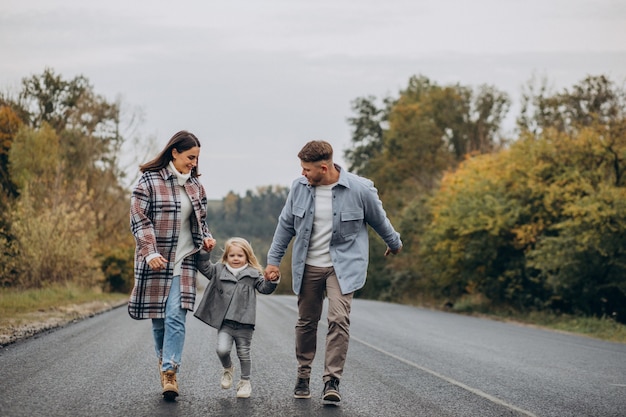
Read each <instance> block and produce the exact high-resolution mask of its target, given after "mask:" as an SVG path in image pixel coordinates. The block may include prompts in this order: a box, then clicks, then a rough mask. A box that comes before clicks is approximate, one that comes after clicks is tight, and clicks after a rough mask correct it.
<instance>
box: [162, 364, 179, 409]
mask: <svg viewBox="0 0 626 417" xmlns="http://www.w3.org/2000/svg"><path fill="white" fill-rule="evenodd" d="M176 397H178V382H177V381H176V371H173V370H171V369H170V370H167V371H165V372H164V373H163V398H165V399H166V400H167V401H174V399H175V398H176Z"/></svg>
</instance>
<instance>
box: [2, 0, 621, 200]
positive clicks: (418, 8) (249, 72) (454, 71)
mask: <svg viewBox="0 0 626 417" xmlns="http://www.w3.org/2000/svg"><path fill="white" fill-rule="evenodd" d="M0 51H2V52H1V59H0V89H2V90H3V91H5V90H16V89H17V88H18V87H19V83H20V80H21V79H22V78H23V77H27V76H31V75H34V74H41V73H42V72H43V70H44V68H46V67H50V68H52V69H54V70H55V72H57V73H58V74H61V75H62V76H63V77H64V78H66V79H69V78H73V77H74V76H77V75H84V76H86V77H87V78H88V79H89V80H90V81H91V83H92V84H93V85H94V88H95V90H96V92H97V93H99V94H102V95H104V96H105V97H107V98H109V99H111V100H113V99H115V98H116V97H118V96H121V97H122V99H123V102H124V103H125V105H127V106H128V107H129V108H130V110H129V112H130V111H132V109H133V108H139V109H141V111H142V113H143V114H144V122H143V124H142V125H141V126H140V134H141V135H142V136H143V137H149V136H155V137H156V138H157V143H158V145H159V146H162V145H163V144H164V143H165V142H166V141H167V140H168V139H169V138H170V137H171V135H172V134H173V133H175V132H176V131H178V130H181V129H187V130H190V131H192V132H194V133H195V134H197V135H198V137H199V138H200V140H201V141H202V144H203V147H202V152H201V167H200V169H201V172H202V173H203V174H204V175H203V176H202V180H203V183H204V185H205V187H206V189H207V193H208V194H209V197H210V198H221V197H223V196H224V195H225V194H226V193H227V192H228V191H229V190H233V191H235V192H236V193H239V194H243V193H244V192H245V191H246V190H248V189H252V190H253V189H255V188H256V187H257V186H263V185H285V186H288V185H289V184H290V183H291V180H292V179H293V178H295V177H297V176H298V175H300V168H299V161H298V159H297V157H296V154H297V152H298V150H299V149H300V148H301V147H302V145H303V144H304V143H305V142H306V141H308V140H311V139H326V140H328V141H330V142H331V143H332V144H333V145H334V147H335V152H336V156H337V158H336V159H338V162H339V163H341V164H343V158H342V156H343V150H344V149H345V148H346V147H347V146H349V143H350V128H349V126H348V124H347V122H346V119H347V118H348V117H350V116H351V115H352V113H351V110H350V102H351V101H352V100H354V99H355V98H357V97H361V96H367V95H374V96H377V97H383V96H386V95H393V96H397V92H398V90H400V89H401V88H404V87H405V86H406V84H407V82H408V79H409V77H411V76H412V75H418V74H421V75H425V76H427V77H428V78H430V79H431V80H432V81H434V82H437V83H439V84H448V83H456V82H459V83H461V84H463V85H469V86H478V85H480V84H485V83H486V84H491V85H495V86H496V87H498V88H499V89H501V90H503V91H506V92H507V93H509V94H510V95H511V96H512V98H513V99H514V100H515V101H517V99H518V97H519V93H520V89H521V86H522V85H523V84H525V83H526V82H527V81H528V80H529V79H530V78H531V77H532V76H533V75H537V76H540V77H544V76H545V77H547V78H548V79H549V80H550V81H551V83H552V84H553V85H554V87H555V88H563V87H568V86H571V85H572V84H573V83H575V82H578V81H580V80H581V79H583V78H584V77H585V76H587V75H590V74H591V75H599V74H605V75H608V76H609V77H610V78H611V79H613V81H615V82H617V83H619V84H623V83H624V82H625V81H626V1H624V0H619V1H617V0H593V1H587V0H543V1H538V0H524V1H521V0H519V1H517V0H474V1H471V2H470V1H466V0H439V1H435V0H432V1H423V0H412V1H409V0H406V1H404V0H386V1H373V0H359V1H357V0H334V1H298V0H271V1H264V0H256V1H254V0H249V1H236V0H233V1H229V2H226V1H207V0H204V1H203V0H197V1H189V0H183V1H177V2H166V1H147V0H140V1H137V0H125V1H120V0H110V1H86V0H75V1H69V0H68V1H65V0H64V1H50V0H20V1H17V0H15V1H14V0H10V1H7V0H0ZM515 111H516V108H515V107H514V108H513V110H512V112H511V115H510V120H512V119H513V118H514V117H515V115H516V114H515Z"/></svg>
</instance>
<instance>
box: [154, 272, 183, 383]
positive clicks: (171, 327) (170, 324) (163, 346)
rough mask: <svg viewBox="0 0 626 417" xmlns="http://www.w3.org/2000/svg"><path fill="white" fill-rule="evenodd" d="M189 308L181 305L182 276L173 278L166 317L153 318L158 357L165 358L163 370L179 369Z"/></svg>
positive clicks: (166, 306)
mask: <svg viewBox="0 0 626 417" xmlns="http://www.w3.org/2000/svg"><path fill="white" fill-rule="evenodd" d="M186 318H187V310H185V309H183V308H181V307H180V276H178V275H177V276H175V277H173V278H172V285H171V287H170V293H169V295H168V297H167V301H166V302H165V318H164V319H152V335H153V336H154V349H155V351H156V354H157V357H158V358H159V359H162V360H163V364H162V365H161V370H162V371H168V370H174V371H178V368H179V366H180V363H181V358H182V355H183V345H184V344H185V320H186Z"/></svg>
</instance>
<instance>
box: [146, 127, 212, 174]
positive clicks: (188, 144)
mask: <svg viewBox="0 0 626 417" xmlns="http://www.w3.org/2000/svg"><path fill="white" fill-rule="evenodd" d="M196 146H197V147H200V141H199V140H198V138H197V137H196V135H194V134H193V133H189V132H187V131H186V130H181V131H180V132H178V133H176V134H175V135H174V136H172V138H171V139H170V141H169V142H167V145H166V146H165V148H164V149H163V150H162V151H161V152H160V153H159V154H158V155H157V156H156V158H154V159H153V160H151V161H149V162H146V163H145V164H143V165H139V170H140V171H141V172H142V173H143V172H146V171H158V170H160V169H161V168H165V167H166V166H168V165H169V163H170V161H171V160H172V150H173V149H176V150H177V151H178V152H179V153H180V152H185V151H188V150H189V149H191V148H194V147H196ZM198 175H200V174H198V165H197V164H196V166H195V167H194V168H193V169H192V170H191V176H192V177H197V176H198Z"/></svg>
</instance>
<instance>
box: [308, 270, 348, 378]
mask: <svg viewBox="0 0 626 417" xmlns="http://www.w3.org/2000/svg"><path fill="white" fill-rule="evenodd" d="M324 293H326V296H327V298H328V332H327V334H326V355H325V358H324V375H323V380H324V382H326V381H328V380H329V379H330V378H331V377H334V378H337V379H341V375H342V374H343V366H344V363H345V361H346V355H347V353H348V344H349V341H350V306H351V303H352V296H353V293H350V294H345V295H344V294H342V293H341V288H339V281H338V280H337V275H335V269H334V268H333V267H328V268H320V267H315V266H310V265H306V266H305V268H304V276H303V279H302V288H301V289H300V294H299V295H298V321H297V323H296V359H297V360H298V377H299V378H310V377H311V364H312V363H313V359H314V358H315V351H316V349H317V325H318V323H319V321H320V318H321V315H322V307H323V303H324Z"/></svg>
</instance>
